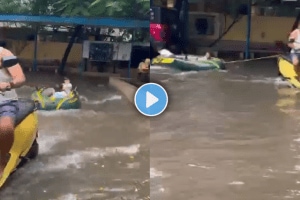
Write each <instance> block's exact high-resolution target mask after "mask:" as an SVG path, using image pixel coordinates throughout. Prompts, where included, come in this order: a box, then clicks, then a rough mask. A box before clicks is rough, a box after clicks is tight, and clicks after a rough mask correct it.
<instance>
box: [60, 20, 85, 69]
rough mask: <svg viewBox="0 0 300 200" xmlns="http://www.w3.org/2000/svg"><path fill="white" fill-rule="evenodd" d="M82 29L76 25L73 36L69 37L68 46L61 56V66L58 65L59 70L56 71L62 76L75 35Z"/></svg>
mask: <svg viewBox="0 0 300 200" xmlns="http://www.w3.org/2000/svg"><path fill="white" fill-rule="evenodd" d="M82 27H83V25H77V26H76V27H75V30H74V32H73V34H72V37H71V39H70V41H69V44H68V46H67V48H66V50H65V53H64V56H63V58H62V60H61V64H60V66H59V70H58V71H59V73H60V74H61V75H63V74H64V69H65V66H66V63H67V60H68V57H69V54H70V52H71V49H72V47H73V44H74V42H75V39H76V37H77V35H78V34H79V33H80V31H81V29H82Z"/></svg>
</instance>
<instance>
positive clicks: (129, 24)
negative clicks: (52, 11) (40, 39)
mask: <svg viewBox="0 0 300 200" xmlns="http://www.w3.org/2000/svg"><path fill="white" fill-rule="evenodd" d="M0 21H2V22H21V23H39V24H61V25H66V24H70V25H87V26H104V27H116V28H149V24H150V22H149V21H146V20H130V19H117V18H87V17H57V16H33V15H0Z"/></svg>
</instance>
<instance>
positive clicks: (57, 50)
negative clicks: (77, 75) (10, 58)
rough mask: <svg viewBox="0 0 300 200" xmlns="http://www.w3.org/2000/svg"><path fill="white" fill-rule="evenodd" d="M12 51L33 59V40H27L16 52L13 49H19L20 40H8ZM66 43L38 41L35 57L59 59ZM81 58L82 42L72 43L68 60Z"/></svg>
mask: <svg viewBox="0 0 300 200" xmlns="http://www.w3.org/2000/svg"><path fill="white" fill-rule="evenodd" d="M9 43H10V46H11V48H12V51H14V53H16V54H17V56H18V57H19V58H21V59H26V60H27V59H29V60H30V59H33V54H34V42H31V41H27V42H26V43H25V44H23V46H22V49H21V50H19V52H17V51H16V50H15V49H20V42H18V41H10V42H9ZM67 45H68V43H62V42H38V47H37V49H38V51H37V59H38V60H61V59H62V57H63V55H64V52H65V50H66V48H67ZM81 58H82V44H73V47H72V50H71V52H70V54H69V57H68V62H69V63H73V62H80V61H81Z"/></svg>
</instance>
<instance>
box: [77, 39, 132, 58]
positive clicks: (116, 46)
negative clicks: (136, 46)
mask: <svg viewBox="0 0 300 200" xmlns="http://www.w3.org/2000/svg"><path fill="white" fill-rule="evenodd" d="M131 51H132V44H131V43H113V42H104V41H88V40H85V41H84V42H83V50H82V57H83V58H87V59H90V60H92V61H101V62H110V61H111V60H115V61H129V60H130V58H131Z"/></svg>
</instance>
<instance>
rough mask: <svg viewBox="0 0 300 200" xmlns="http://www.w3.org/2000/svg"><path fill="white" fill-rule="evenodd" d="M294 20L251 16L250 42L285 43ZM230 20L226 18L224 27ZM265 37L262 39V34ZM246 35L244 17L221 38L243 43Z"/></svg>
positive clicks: (245, 19)
mask: <svg viewBox="0 0 300 200" xmlns="http://www.w3.org/2000/svg"><path fill="white" fill-rule="evenodd" d="M294 21H295V18H288V17H269V16H252V26H251V42H267V43H274V42H275V41H284V42H285V41H287V37H288V34H289V32H290V31H291V28H292V26H293V24H294ZM231 22H232V19H229V17H227V20H226V26H227V27H228V26H229V25H230V23H231ZM263 32H264V33H265V36H264V37H262V33H263ZM246 33H247V17H246V16H244V17H243V18H242V19H241V20H240V21H239V22H238V23H236V24H235V25H234V26H233V27H232V28H231V30H230V31H229V32H228V33H227V34H226V35H225V36H224V37H223V40H238V41H245V39H246Z"/></svg>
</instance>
